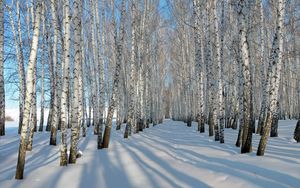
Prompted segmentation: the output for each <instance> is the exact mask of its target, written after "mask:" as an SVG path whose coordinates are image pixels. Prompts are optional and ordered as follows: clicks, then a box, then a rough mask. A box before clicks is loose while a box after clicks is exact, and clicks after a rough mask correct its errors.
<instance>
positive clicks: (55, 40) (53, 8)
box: [50, 0, 59, 145]
mask: <svg viewBox="0 0 300 188" xmlns="http://www.w3.org/2000/svg"><path fill="white" fill-rule="evenodd" d="M57 3H58V2H57V1H55V0H51V15H52V24H53V28H54V35H53V59H52V61H53V77H51V79H52V83H53V84H52V86H51V87H54V88H51V89H52V90H53V96H52V97H53V98H52V100H53V106H52V108H51V109H50V110H51V119H50V121H51V122H50V123H51V134H50V145H56V136H57V128H58V87H59V84H58V68H57V67H58V54H57V52H58V34H59V26H58V15H57Z"/></svg>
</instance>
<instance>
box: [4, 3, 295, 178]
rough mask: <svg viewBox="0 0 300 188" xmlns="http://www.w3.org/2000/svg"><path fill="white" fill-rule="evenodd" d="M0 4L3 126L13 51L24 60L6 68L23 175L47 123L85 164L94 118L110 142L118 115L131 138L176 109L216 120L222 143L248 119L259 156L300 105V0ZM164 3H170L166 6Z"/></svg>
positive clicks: (245, 148) (246, 138)
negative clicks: (81, 147)
mask: <svg viewBox="0 0 300 188" xmlns="http://www.w3.org/2000/svg"><path fill="white" fill-rule="evenodd" d="M162 4H163V5H162ZM0 5H1V8H2V9H1V10H4V11H1V12H0V25H1V26H2V27H1V30H0V47H1V48H0V52H1V53H0V109H1V113H0V114H1V115H0V134H1V135H4V133H5V126H4V124H5V122H4V117H5V116H4V114H5V112H4V110H5V107H4V78H3V62H4V61H5V62H7V63H6V65H7V64H11V65H12V67H17V69H15V68H11V69H9V68H7V69H6V70H7V73H8V74H9V75H10V76H9V78H7V79H6V80H7V83H8V82H9V83H10V84H15V86H17V88H18V91H19V92H18V94H19V97H18V99H19V112H20V113H19V133H20V135H21V137H20V138H21V139H20V148H19V157H18V164H17V170H16V179H22V178H23V172H24V166H25V155H26V150H27V151H31V150H32V149H33V148H32V143H33V138H34V132H35V131H41V132H42V131H43V129H44V126H43V125H44V124H47V126H46V131H50V138H49V144H50V145H53V146H56V145H57V143H58V142H57V135H58V132H59V133H60V153H61V158H60V165H61V166H66V165H67V164H68V163H76V157H77V151H78V141H79V139H80V138H81V137H85V136H86V132H87V128H88V127H90V126H91V125H93V132H94V134H95V135H96V136H97V149H102V148H108V147H109V140H110V133H111V129H112V120H113V117H114V116H115V117H116V129H117V130H120V129H121V125H122V124H123V123H125V124H126V125H125V130H124V138H128V137H129V136H131V135H132V134H133V133H138V132H139V131H143V129H144V128H148V127H149V125H150V124H153V125H156V124H158V123H161V122H162V121H163V119H164V118H165V117H167V118H168V117H172V118H173V119H175V120H180V121H184V122H186V123H187V126H191V125H192V121H197V122H198V131H200V132H204V131H205V123H207V124H208V127H209V136H215V140H216V141H220V143H224V142H225V141H226V139H225V136H224V128H233V129H239V131H238V137H237V142H236V145H237V146H238V147H240V146H241V153H247V152H251V150H252V134H253V133H254V132H256V133H258V134H261V135H262V137H261V141H260V144H259V148H258V150H257V155H264V151H265V147H266V143H267V138H268V136H269V134H270V132H271V136H277V135H278V133H277V127H278V119H279V118H283V119H284V118H297V117H298V115H299V113H300V112H299V110H300V86H299V83H300V77H299V74H297V73H298V72H299V69H300V64H299V62H300V61H299V60H300V55H299V47H300V41H299V39H298V38H299V37H298V38H297V36H299V27H298V25H297V24H299V23H298V22H297V20H299V18H298V17H297V11H298V10H297V7H298V6H299V3H298V2H296V1H289V2H288V3H286V1H285V0H276V1H266V2H265V1H262V0H257V1H246V0H239V1H234V0H222V1H217V0H213V1H203V0H193V1H186V0H173V1H166V4H165V3H162V2H161V1H160V0H143V1H138V0H131V1H126V0H121V1H115V0H110V1H107V0H102V1H98V0H84V1H83V0H72V1H70V0H58V1H56V0H51V1H43V0H37V1H33V0H26V1H25V0H24V1H22V0H17V1H12V2H11V4H7V3H3V2H2V0H0ZM162 6H166V7H167V8H168V11H167V12H161V10H166V7H162ZM46 7H49V8H48V9H47V8H46ZM61 7H62V8H61ZM164 8H165V9H164ZM3 12H5V14H4V13H3ZM4 29H5V31H8V30H11V31H12V32H4V33H3V31H4ZM4 46H5V47H4ZM8 67H9V66H8ZM279 91H282V92H279ZM38 99H39V102H38ZM37 106H40V110H41V116H40V117H39V120H40V121H39V127H38V124H37V119H38V117H37V109H38V108H37ZM45 108H49V115H48V119H47V121H44V110H45ZM255 119H257V120H258V126H257V128H256V127H255ZM255 128H256V129H255ZM68 129H71V136H70V140H71V142H70V143H71V145H70V154H69V156H68V155H67V150H68V147H67V139H68V136H67V132H68Z"/></svg>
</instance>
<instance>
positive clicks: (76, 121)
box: [69, 0, 82, 163]
mask: <svg viewBox="0 0 300 188" xmlns="http://www.w3.org/2000/svg"><path fill="white" fill-rule="evenodd" d="M81 7H82V1H81V0H74V2H73V22H74V52H75V57H74V71H73V93H74V94H73V98H72V120H71V123H72V128H71V146H70V156H69V163H76V155H77V141H78V140H77V138H78V135H79V130H80V129H79V128H78V127H79V126H80V116H79V110H78V108H79V104H78V101H79V74H80V71H79V69H81V47H80V45H81V16H82V10H81Z"/></svg>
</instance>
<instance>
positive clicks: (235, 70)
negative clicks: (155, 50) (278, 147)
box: [169, 0, 300, 155]
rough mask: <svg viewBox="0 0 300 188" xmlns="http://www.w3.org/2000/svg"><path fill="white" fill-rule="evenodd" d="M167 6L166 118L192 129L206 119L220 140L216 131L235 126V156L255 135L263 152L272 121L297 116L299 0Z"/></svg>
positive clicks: (274, 125)
mask: <svg viewBox="0 0 300 188" xmlns="http://www.w3.org/2000/svg"><path fill="white" fill-rule="evenodd" d="M169 6H170V7H171V10H172V15H173V16H174V17H175V21H176V27H175V29H174V30H173V31H172V33H173V35H171V41H172V43H171V44H170V46H171V49H170V54H172V55H171V58H172V60H171V61H172V71H171V75H172V78H173V79H172V86H173V89H172V105H173V107H172V117H173V118H174V119H175V120H181V121H185V122H186V123H187V126H191V122H192V121H193V120H195V121H197V122H198V131H200V132H204V122H207V123H208V125H209V136H215V140H216V141H220V143H224V127H226V128H233V129H237V128H238V126H239V132H238V138H237V142H236V146H238V147H241V153H248V152H251V151H252V133H255V132H256V133H257V134H260V135H261V140H260V143H259V147H258V149H257V155H264V151H265V147H266V144H267V139H268V137H269V135H271V136H272V137H276V136H278V132H277V128H278V119H286V118H289V119H291V118H298V117H299V114H300V111H299V110H300V103H299V101H300V87H299V80H300V77H299V70H300V64H299V62H300V61H299V60H300V57H299V44H300V43H299V40H298V37H297V36H299V27H298V25H299V22H297V20H299V16H297V15H299V14H297V12H298V8H297V7H299V2H296V1H289V2H288V3H287V2H286V1H285V0H277V1H266V2H264V1H244V0H239V1H230V0H228V1H216V0H214V1H209V2H207V1H201V0H193V1H192V2H188V3H187V2H186V1H181V0H177V1H169ZM286 10H287V11H286ZM175 54H176V55H175ZM292 101H293V102H292ZM255 120H258V125H257V127H255V126H256V124H255Z"/></svg>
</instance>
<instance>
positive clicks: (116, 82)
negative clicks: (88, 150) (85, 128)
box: [102, 0, 126, 148]
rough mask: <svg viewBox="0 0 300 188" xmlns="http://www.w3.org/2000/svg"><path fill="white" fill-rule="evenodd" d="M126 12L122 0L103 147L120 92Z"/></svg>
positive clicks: (107, 144) (105, 145)
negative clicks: (114, 67)
mask: <svg viewBox="0 0 300 188" xmlns="http://www.w3.org/2000/svg"><path fill="white" fill-rule="evenodd" d="M125 14H126V0H122V11H121V26H120V38H119V40H118V46H117V61H116V69H115V74H114V81H113V88H112V95H111V98H110V105H109V108H108V114H107V120H106V125H105V131H104V136H103V143H102V147H103V148H108V146H109V139H110V131H111V127H112V118H113V114H114V109H115V104H116V95H117V94H118V93H117V92H118V87H119V75H120V69H121V63H122V56H123V55H122V53H123V43H124V37H125V28H124V27H125Z"/></svg>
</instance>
